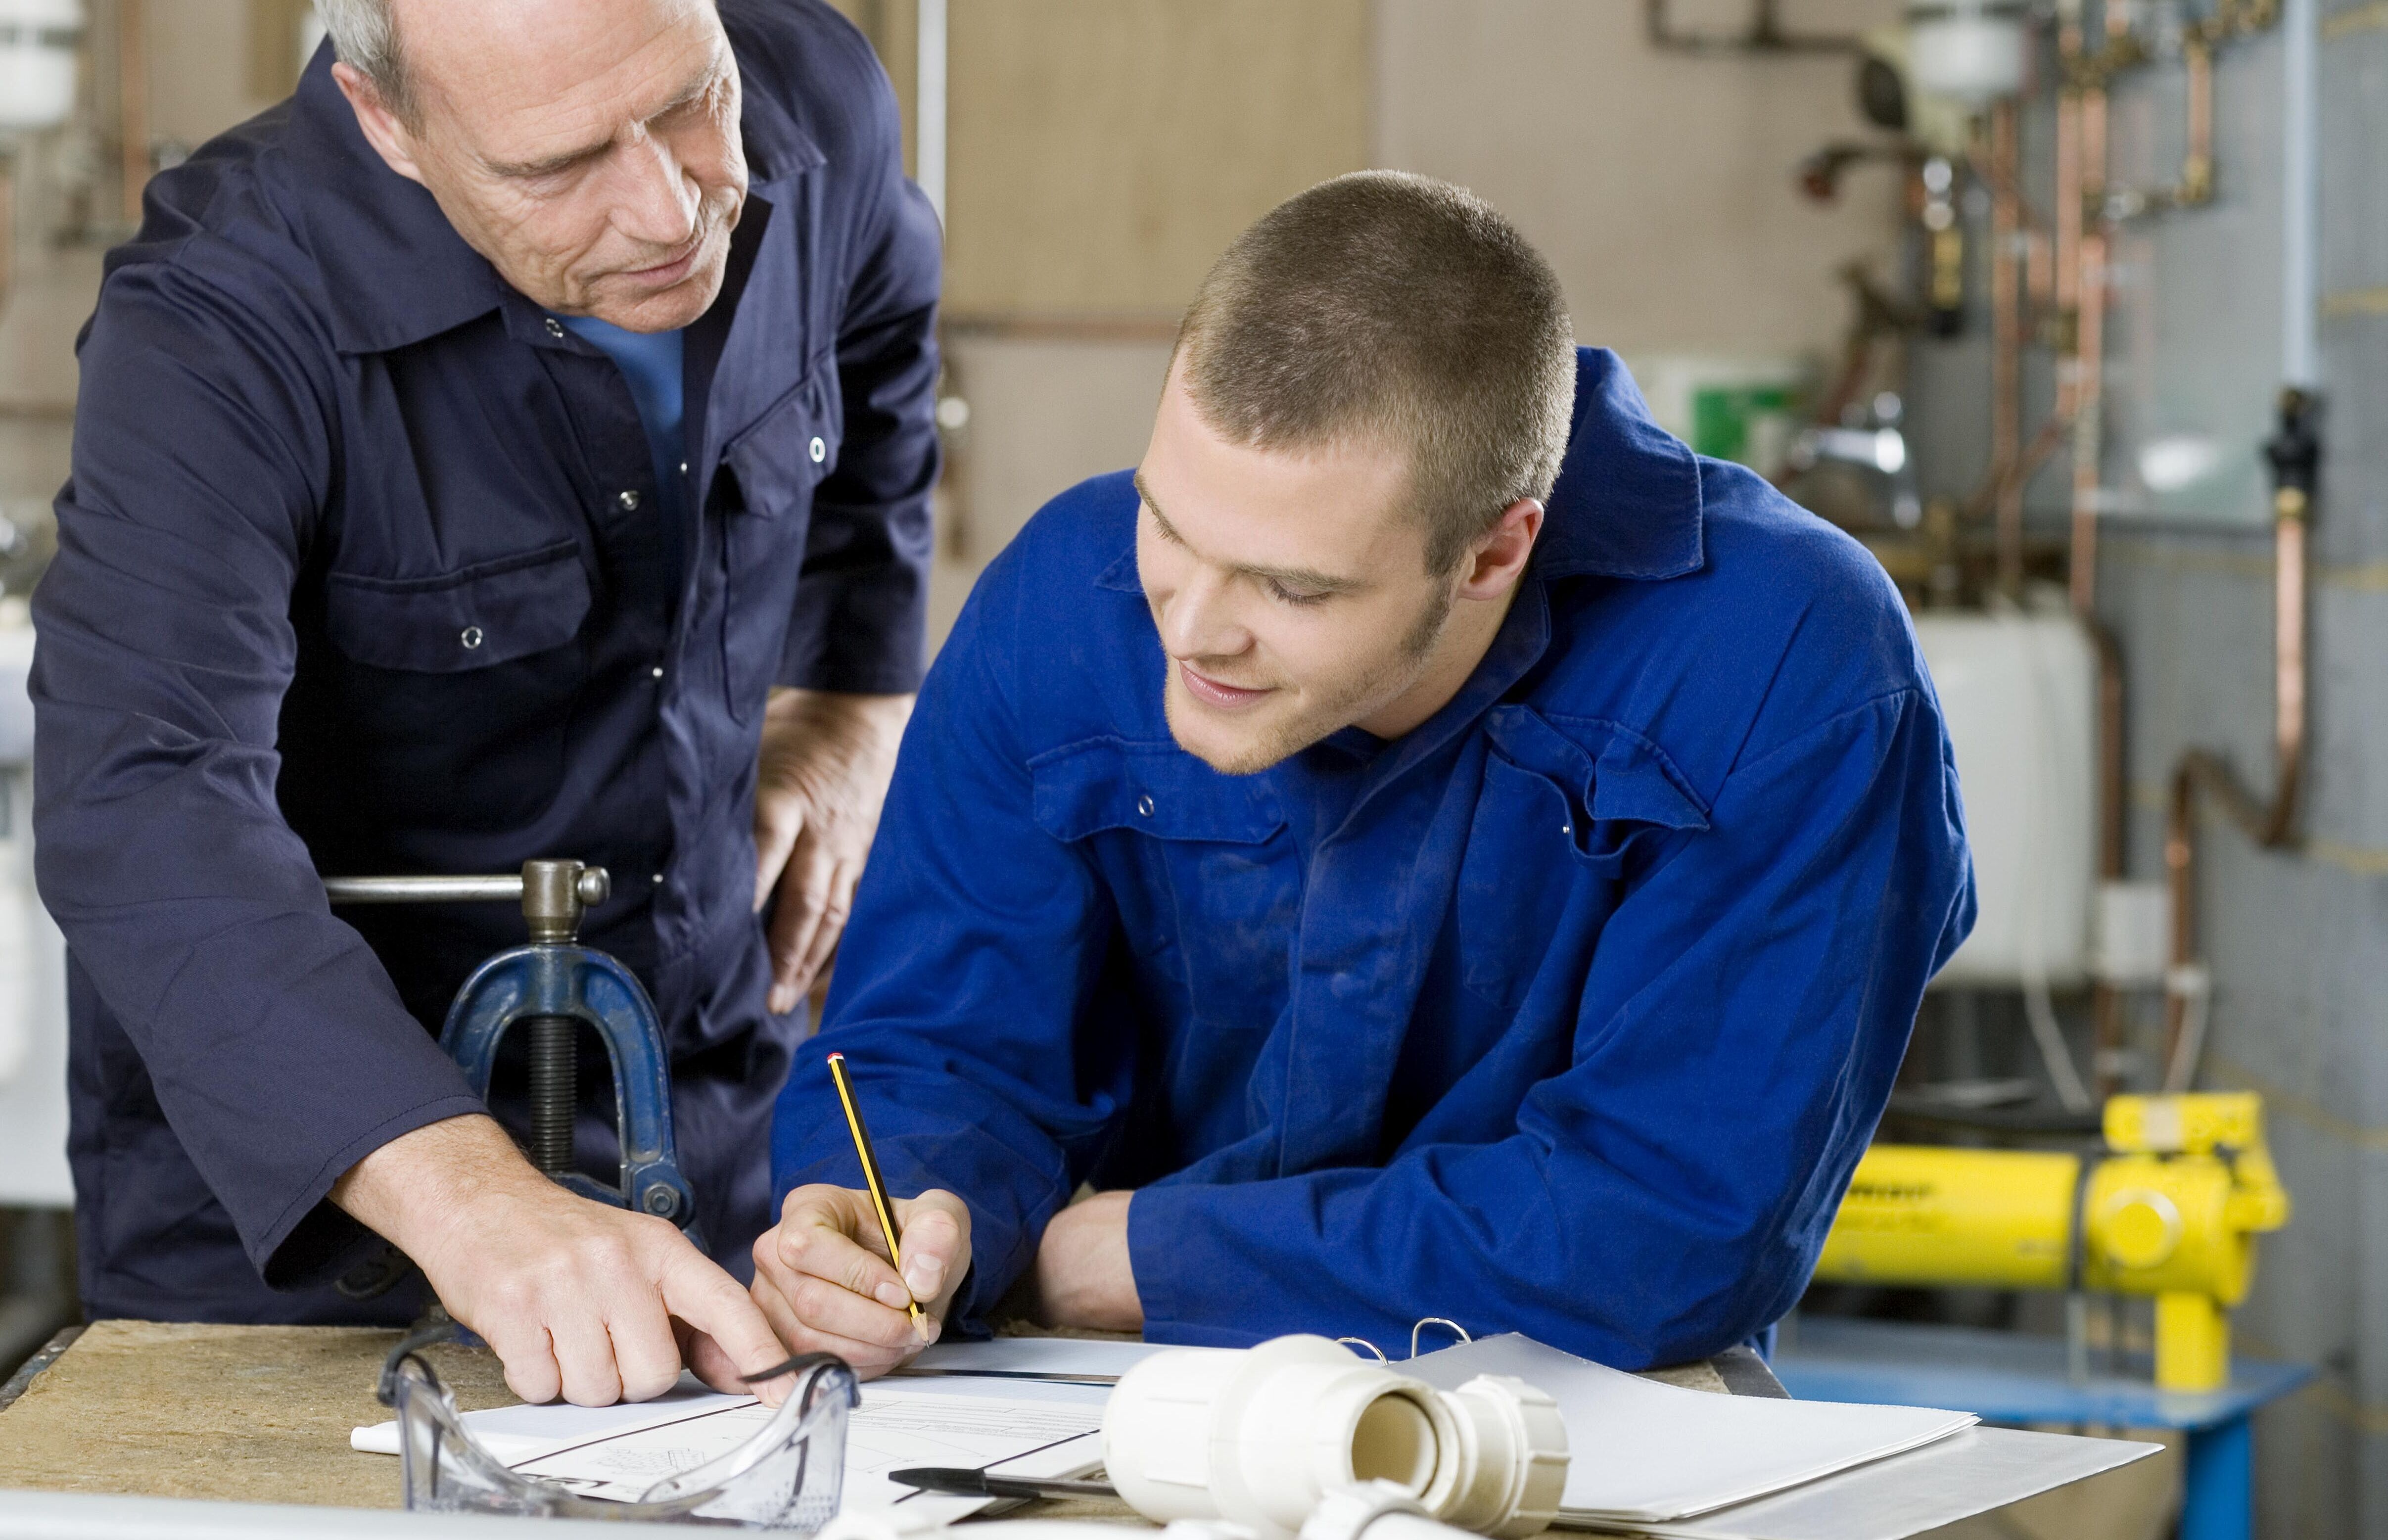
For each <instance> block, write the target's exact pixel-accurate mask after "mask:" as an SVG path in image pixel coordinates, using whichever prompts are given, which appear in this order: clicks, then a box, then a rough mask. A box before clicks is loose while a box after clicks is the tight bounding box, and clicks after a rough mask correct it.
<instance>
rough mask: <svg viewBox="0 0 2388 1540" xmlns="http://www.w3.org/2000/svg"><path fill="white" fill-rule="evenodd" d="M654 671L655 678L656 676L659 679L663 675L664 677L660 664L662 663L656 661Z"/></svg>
mask: <svg viewBox="0 0 2388 1540" xmlns="http://www.w3.org/2000/svg"><path fill="white" fill-rule="evenodd" d="M654 673H655V678H657V679H661V678H663V677H664V668H663V665H662V664H660V663H658V664H656V665H655V669H654Z"/></svg>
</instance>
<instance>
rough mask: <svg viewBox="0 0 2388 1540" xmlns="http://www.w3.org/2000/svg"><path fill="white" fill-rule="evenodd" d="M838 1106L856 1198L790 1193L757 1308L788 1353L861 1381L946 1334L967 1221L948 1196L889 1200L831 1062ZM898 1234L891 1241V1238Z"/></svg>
mask: <svg viewBox="0 0 2388 1540" xmlns="http://www.w3.org/2000/svg"><path fill="white" fill-rule="evenodd" d="M830 1070H831V1075H832V1079H833V1082H834V1084H835V1085H836V1087H837V1090H838V1096H837V1099H836V1101H837V1104H836V1105H835V1106H833V1107H825V1108H823V1109H822V1111H823V1113H824V1114H825V1115H828V1116H832V1117H839V1118H841V1119H842V1120H843V1121H845V1123H846V1125H847V1126H848V1128H849V1130H851V1131H852V1133H853V1134H854V1139H855V1145H856V1153H857V1165H858V1166H859V1172H858V1174H859V1175H860V1176H861V1177H862V1178H863V1182H862V1185H861V1186H860V1187H858V1188H849V1187H840V1186H835V1185H832V1184H827V1183H819V1184H815V1185H812V1186H807V1187H800V1188H797V1189H796V1190H794V1191H793V1192H790V1193H789V1194H788V1197H787V1201H786V1203H783V1204H782V1205H781V1218H780V1223H779V1224H778V1225H777V1226H775V1227H774V1228H771V1229H768V1230H766V1231H765V1232H764V1233H763V1236H762V1238H761V1239H760V1240H758V1241H756V1242H755V1283H754V1289H753V1293H754V1297H755V1303H756V1305H758V1306H759V1307H761V1309H762V1311H763V1314H764V1317H766V1318H767V1319H768V1320H769V1321H770V1323H771V1328H772V1330H774V1331H776V1332H777V1333H778V1334H779V1336H780V1338H781V1341H782V1342H783V1343H786V1344H787V1347H788V1349H789V1351H790V1352H792V1353H811V1352H826V1353H834V1354H836V1355H838V1356H840V1357H842V1358H844V1359H845V1361H846V1362H848V1363H850V1364H852V1365H853V1366H854V1367H855V1369H856V1370H857V1372H858V1373H860V1374H861V1375H862V1377H863V1378H865V1379H870V1378H871V1377H872V1376H874V1375H878V1374H883V1373H885V1372H886V1371H887V1370H888V1369H891V1368H895V1367H897V1366H898V1365H900V1364H902V1363H904V1362H906V1361H907V1360H908V1359H909V1358H910V1357H911V1356H912V1355H914V1354H916V1353H918V1352H920V1351H921V1348H923V1347H925V1346H927V1345H928V1344H929V1343H932V1342H934V1341H935V1340H936V1338H937V1336H938V1334H939V1332H940V1331H941V1330H943V1327H944V1322H945V1312H946V1305H949V1304H950V1303H951V1302H952V1298H953V1293H954V1291H955V1290H956V1289H958V1288H959V1286H960V1284H961V1280H962V1277H963V1275H964V1274H966V1273H968V1272H969V1271H970V1210H969V1209H968V1208H967V1207H965V1206H964V1205H963V1203H962V1201H961V1200H960V1199H959V1198H958V1197H956V1196H955V1195H954V1194H952V1193H950V1192H946V1191H942V1190H931V1191H927V1192H923V1193H921V1195H920V1196H918V1197H915V1198H898V1197H895V1196H894V1195H893V1194H892V1193H890V1192H888V1191H887V1190H886V1187H885V1182H884V1180H883V1177H882V1176H881V1174H880V1172H879V1169H878V1159H877V1156H876V1153H875V1152H873V1151H872V1149H871V1146H870V1134H869V1130H868V1123H867V1121H866V1117H867V1114H866V1112H865V1109H864V1105H863V1100H864V1098H866V1097H867V1096H868V1094H869V1092H868V1089H867V1088H864V1089H863V1090H861V1091H859V1092H857V1088H856V1087H855V1085H854V1083H853V1081H852V1079H851V1078H850V1077H849V1076H848V1075H846V1073H845V1063H844V1062H843V1056H842V1055H838V1056H833V1062H832V1064H831V1066H830ZM890 1224H892V1226H893V1228H894V1231H895V1233H894V1235H893V1237H892V1238H891V1237H890V1236H889V1234H888V1226H889V1225H890Z"/></svg>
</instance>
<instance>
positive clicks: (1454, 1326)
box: [1335, 1316, 1476, 1364]
mask: <svg viewBox="0 0 2388 1540" xmlns="http://www.w3.org/2000/svg"><path fill="white" fill-rule="evenodd" d="M1429 1326H1447V1327H1449V1328H1450V1329H1451V1334H1452V1335H1453V1336H1454V1337H1457V1338H1458V1339H1459V1340H1460V1341H1461V1342H1463V1343H1472V1342H1474V1341H1475V1340H1476V1339H1475V1338H1474V1337H1471V1336H1469V1335H1468V1334H1467V1328H1466V1327H1464V1326H1462V1325H1460V1324H1459V1323H1458V1322H1457V1321H1455V1320H1453V1319H1452V1318H1451V1317H1448V1316H1428V1317H1424V1318H1423V1319H1421V1320H1419V1321H1418V1322H1417V1324H1416V1325H1415V1326H1412V1327H1411V1328H1410V1356H1411V1357H1413V1358H1415V1357H1416V1356H1417V1355H1418V1333H1419V1332H1421V1331H1424V1330H1426V1329H1427V1328H1428V1327H1429ZM1335 1340H1336V1341H1337V1342H1339V1343H1342V1344H1343V1345H1344V1346H1345V1347H1365V1348H1366V1349H1367V1350H1368V1351H1369V1352H1371V1353H1373V1354H1375V1355H1377V1362H1378V1363H1380V1364H1390V1363H1391V1362H1392V1360H1391V1358H1388V1357H1386V1356H1385V1350H1384V1349H1383V1348H1381V1347H1378V1345H1377V1344H1376V1343H1372V1342H1370V1341H1369V1340H1368V1339H1367V1338H1365V1337H1338V1338H1336V1339H1335Z"/></svg>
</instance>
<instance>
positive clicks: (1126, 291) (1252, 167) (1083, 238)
mask: <svg viewBox="0 0 2388 1540" xmlns="http://www.w3.org/2000/svg"><path fill="white" fill-rule="evenodd" d="M1367 36H1368V6H1367V5H1366V0H953V5H952V45H951V54H950V57H949V62H948V65H947V73H948V76H949V78H950V80H951V81H952V87H953V90H952V107H951V110H950V115H949V116H950V123H951V138H950V143H949V148H948V152H947V164H948V166H949V168H950V171H949V181H948V187H947V195H946V197H947V223H948V226H949V228H948V236H947V240H948V246H949V255H948V260H947V278H946V282H947V294H948V302H949V303H950V305H951V306H952V308H953V310H954V311H955V312H957V313H959V314H961V315H971V314H980V313H989V312H993V313H1019V312H1028V313H1032V314H1035V313H1076V314H1085V313H1087V312H1109V313H1157V314H1161V315H1166V316H1170V317H1173V318H1174V317H1175V314H1176V313H1177V312H1179V311H1181V310H1182V309H1183V308H1184V307H1185V305H1186V303H1187V301H1188V299H1191V298H1192V296H1193V291H1194V286H1195V285H1196V284H1197V283H1199V282H1200V279H1201V276H1202V274H1203V273H1204V272H1205V271H1207V270H1208V268H1209V267H1210V265H1211V262H1212V261H1213V259H1214V258H1215V257H1216V256H1217V255H1218V253H1219V251H1220V248H1223V247H1225V246H1226V243H1227V242H1228V241H1229V240H1231V239H1233V238H1234V236H1235V235H1236V234H1237V232H1238V231H1239V230H1241V229H1242V228H1243V227H1244V226H1245V225H1247V224H1249V223H1251V222H1252V220H1254V219H1255V218H1257V217H1259V216H1260V215H1261V214H1263V213H1264V212H1266V211H1267V210H1269V209H1270V208H1272V207H1273V206H1275V205H1276V204H1277V203H1278V202H1280V201H1281V200H1283V199H1284V198H1286V197H1289V196H1291V195H1292V194H1294V193H1297V192H1299V191H1301V190H1302V188H1304V187H1306V186H1309V185H1311V184H1312V183H1314V182H1317V181H1319V180H1321V179H1322V178H1325V177H1328V176H1333V175H1335V174H1336V173H1338V172H1345V171H1350V170H1353V168H1355V167H1358V166H1361V165H1365V163H1366V157H1367V151H1368V145H1367V139H1368V66H1369V57H1368V45H1367Z"/></svg>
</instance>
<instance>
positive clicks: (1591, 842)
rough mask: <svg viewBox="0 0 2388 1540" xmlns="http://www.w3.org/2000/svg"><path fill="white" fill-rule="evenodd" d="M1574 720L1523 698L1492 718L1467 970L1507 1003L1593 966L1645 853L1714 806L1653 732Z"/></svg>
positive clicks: (1461, 925)
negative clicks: (1561, 723) (1555, 977)
mask: <svg viewBox="0 0 2388 1540" xmlns="http://www.w3.org/2000/svg"><path fill="white" fill-rule="evenodd" d="M1567 725H1568V727H1569V730H1570V731H1569V732H1561V731H1559V730H1558V729H1557V728H1556V727H1555V726H1554V725H1553V724H1552V722H1551V721H1550V720H1549V719H1544V718H1543V717H1542V716H1541V715H1540V714H1539V713H1537V712H1534V711H1533V710H1531V708H1529V707H1525V706H1502V707H1497V708H1495V710H1494V711H1493V713H1492V714H1491V716H1490V717H1489V718H1488V719H1487V722H1486V728H1487V732H1488V735H1489V736H1490V737H1491V738H1492V740H1493V743H1492V747H1491V751H1490V753H1489V754H1488V755H1487V756H1486V759H1485V765H1484V782H1483V787H1482V789H1481V791H1480V793H1479V794H1478V797H1477V803H1476V813H1475V817H1474V819H1473V820H1472V821H1471V822H1470V824H1469V827H1468V834H1467V852H1466V854H1465V855H1464V856H1463V857H1462V859H1461V862H1460V869H1459V885H1458V890H1457V894H1456V900H1457V901H1456V905H1455V914H1454V923H1455V924H1456V926H1457V928H1458V940H1459V949H1460V959H1461V966H1460V979H1461V982H1462V983H1463V984H1464V985H1465V986H1467V988H1468V989H1469V990H1470V991H1471V992H1472V993H1474V994H1476V995H1478V996H1480V998H1482V999H1486V1000H1488V1001H1490V1002H1491V1003H1492V1004H1493V1005H1494V1006H1495V1007H1497V1008H1498V1009H1499V1010H1501V1011H1504V1012H1509V1011H1514V1010H1516V1009H1517V1007H1518V1004H1519V1003H1520V1002H1521V1001H1523V1000H1524V999H1525V997H1526V995H1527V992H1528V991H1529V990H1530V989H1531V987H1532V986H1533V985H1534V982H1535V980H1536V979H1537V978H1538V977H1540V976H1541V975H1542V974H1543V973H1544V972H1545V971H1546V970H1549V969H1551V968H1554V967H1556V968H1558V969H1560V970H1562V971H1565V972H1568V973H1569V974H1570V976H1571V977H1572V976H1573V975H1574V974H1581V972H1582V971H1583V970H1584V969H1586V968H1588V967H1589V966H1590V964H1591V956H1592V948H1593V946H1594V945H1595V944H1596V943H1597V940H1598V937H1599V933H1600V928H1601V926H1602V924H1603V923H1605V922H1606V920H1607V914H1608V913H1609V911H1610V910H1613V909H1614V908H1615V906H1616V904H1617V902H1618V900H1619V899H1620V897H1622V896H1623V894H1624V892H1625V890H1626V889H1627V888H1628V887H1629V886H1630V885H1631V884H1632V881H1633V879H1634V878H1635V876H1636V875H1637V874H1638V873H1639V872H1641V871H1642V870H1643V869H1644V868H1645V864H1646V863H1647V862H1648V861H1649V860H1650V859H1654V858H1655V857H1656V855H1657V854H1658V851H1659V850H1660V849H1661V848H1663V847H1664V846H1665V844H1666V842H1667V841H1668V839H1669V838H1670V835H1673V834H1679V833H1684V832H1690V831H1696V830H1701V829H1706V828H1707V827H1708V812H1707V809H1706V808H1705V807H1704V806H1702V804H1701V803H1700V801H1699V799H1698V798H1697V797H1696V795H1693V794H1692V793H1691V791H1690V789H1689V788H1688V787H1687V786H1686V785H1684V784H1683V782H1682V778H1681V777H1680V776H1679V775H1678V774H1677V773H1676V772H1675V771H1674V770H1673V767H1672V766H1671V765H1670V764H1669V763H1668V761H1667V759H1666V757H1665V755H1664V754H1662V753H1660V752H1659V751H1658V749H1657V747H1656V746H1655V745H1651V744H1650V743H1649V742H1648V741H1647V740H1645V739H1643V738H1641V737H1640V736H1639V735H1638V734H1634V733H1632V732H1631V731H1630V730H1626V729H1622V728H1619V727H1616V726H1615V725H1614V724H1609V723H1604V722H1594V721H1589V720H1584V721H1569V723H1568V724H1567ZM1572 992H1573V988H1572V986H1570V987H1569V989H1568V990H1566V991H1563V993H1568V994H1572Z"/></svg>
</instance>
